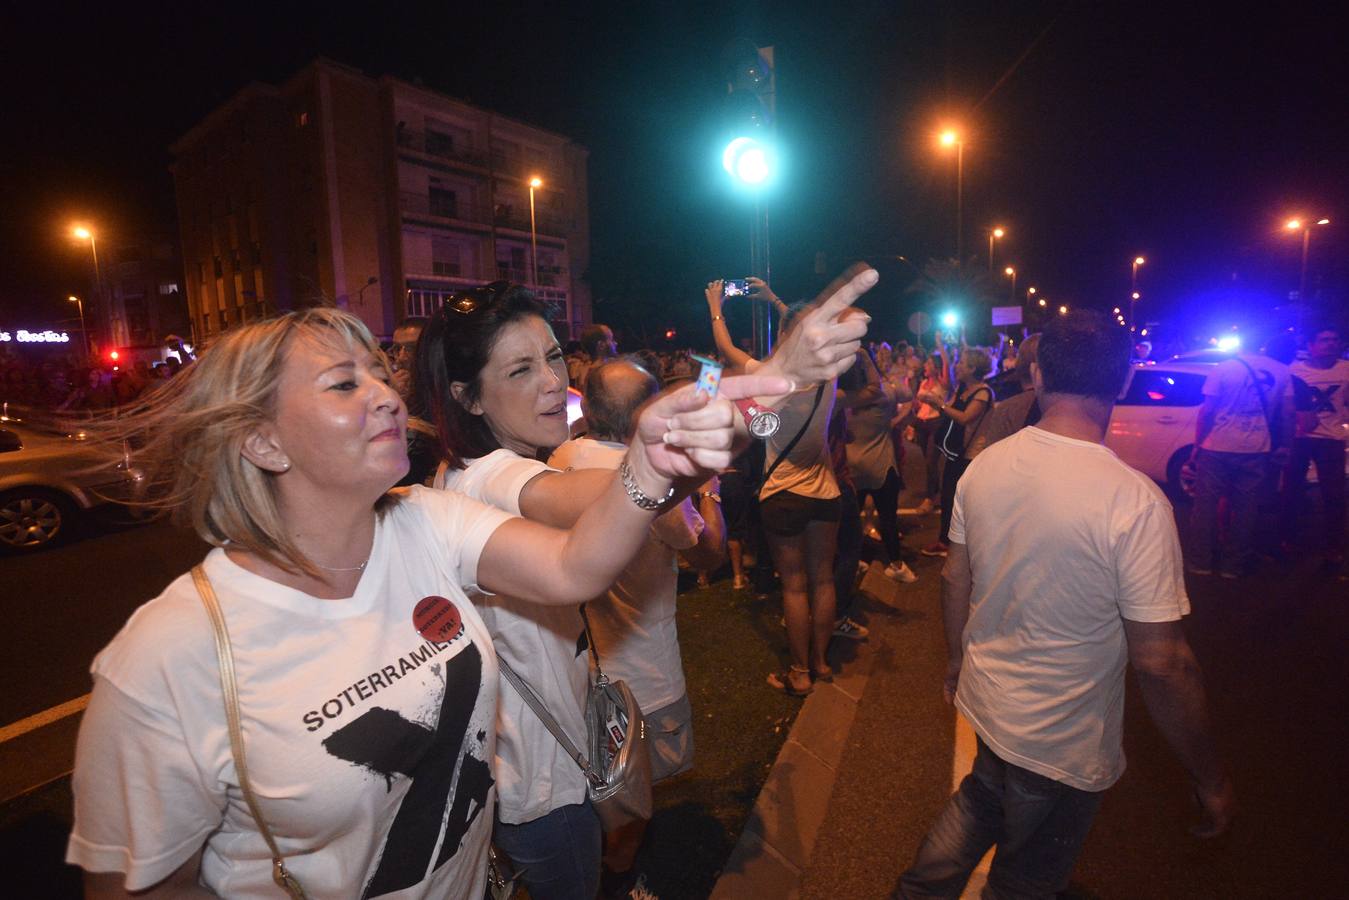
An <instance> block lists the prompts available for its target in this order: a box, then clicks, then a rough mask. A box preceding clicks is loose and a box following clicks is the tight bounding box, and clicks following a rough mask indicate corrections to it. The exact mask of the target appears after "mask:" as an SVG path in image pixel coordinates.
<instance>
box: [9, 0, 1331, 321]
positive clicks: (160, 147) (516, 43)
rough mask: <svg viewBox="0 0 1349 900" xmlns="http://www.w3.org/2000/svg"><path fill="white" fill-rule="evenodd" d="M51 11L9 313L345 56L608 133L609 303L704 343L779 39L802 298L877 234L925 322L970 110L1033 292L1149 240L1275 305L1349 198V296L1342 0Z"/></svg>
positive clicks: (976, 168)
mask: <svg viewBox="0 0 1349 900" xmlns="http://www.w3.org/2000/svg"><path fill="white" fill-rule="evenodd" d="M43 6H45V7H46V9H47V10H49V11H44V10H43ZM43 6H39V5H36V4H34V5H31V6H29V7H26V8H25V10H24V11H23V12H22V13H19V14H14V13H10V14H8V15H7V17H9V18H10V21H9V22H8V23H7V28H6V32H7V34H6V38H5V41H4V44H5V55H6V66H5V68H6V70H7V74H8V77H7V79H6V89H5V91H4V104H5V107H6V109H5V113H6V115H5V120H6V126H7V127H6V129H5V133H6V139H5V147H4V150H3V153H0V160H2V165H3V169H0V190H2V191H3V196H0V209H3V211H4V214H3V222H2V224H0V227H2V228H3V232H0V240H3V247H4V253H3V255H0V309H3V311H4V318H5V320H6V321H5V322H4V323H3V324H4V325H5V326H8V327H16V326H19V325H21V324H31V325H34V326H41V325H45V324H47V323H48V322H50V321H52V320H54V319H56V318H59V317H62V316H67V315H69V312H68V310H66V309H65V308H64V307H65V306H66V305H67V304H65V303H64V297H65V296H66V294H67V293H70V292H72V291H81V290H84V289H85V288H86V287H87V285H88V281H89V271H88V270H89V263H88V252H87V249H84V248H80V247H77V246H74V245H73V243H72V241H71V240H70V239H69V238H68V237H67V233H68V225H69V223H70V222H71V221H72V220H75V219H82V220H86V221H89V222H92V223H94V224H96V225H97V226H98V227H99V228H100V229H101V230H102V231H104V232H112V231H116V230H125V231H127V232H141V231H160V232H167V233H175V232H176V228H177V226H176V222H175V220H174V204H173V189H172V181H171V178H170V175H169V172H168V163H169V155H168V149H167V148H168V146H169V144H170V143H171V142H172V141H173V140H174V139H175V138H176V137H178V136H180V135H181V134H183V133H184V132H185V131H187V130H188V129H189V128H190V127H191V126H192V125H193V124H195V123H196V122H197V121H198V120H200V119H201V118H202V117H203V116H204V115H205V114H206V113H208V112H209V111H210V110H211V109H213V108H214V107H215V106H217V105H219V104H220V103H222V102H224V101H225V100H227V99H228V98H229V97H230V96H231V95H232V94H234V93H235V92H236V91H237V90H239V89H240V88H242V87H243V86H244V85H245V84H246V83H248V82H249V81H250V80H262V81H267V82H271V83H277V82H279V81H281V80H283V79H285V78H287V77H289V75H291V74H293V73H294V72H295V71H297V70H298V69H300V68H301V67H303V66H304V65H305V64H306V63H307V62H309V61H310V60H312V59H313V58H314V57H315V56H318V55H323V56H326V57H329V58H331V59H334V60H336V61H339V62H342V63H346V64H348V65H351V66H355V67H357V68H360V69H362V70H363V71H365V72H366V73H367V74H371V75H380V74H384V73H389V74H393V75H396V76H399V77H402V78H405V79H408V80H412V79H414V78H420V79H422V80H423V81H424V83H425V84H426V85H427V86H429V87H431V88H433V89H436V90H440V91H442V92H444V93H447V94H450V95H453V96H458V97H461V98H464V99H467V100H470V101H472V102H475V103H478V104H480V105H483V106H486V107H488V108H491V109H494V110H496V111H499V112H501V113H504V114H507V115H511V116H514V117H517V118H520V119H522V120H525V121H528V122H531V123H534V124H537V125H541V126H544V127H547V128H550V129H553V130H556V131H559V132H561V133H564V134H567V135H569V136H572V137H574V138H575V139H576V140H578V141H580V142H581V143H583V144H585V145H587V146H588V147H589V149H590V153H591V155H590V187H591V229H592V242H593V258H592V261H591V267H590V271H589V273H588V274H589V277H590V279H591V282H592V284H593V286H594V291H595V295H596V297H597V298H598V300H599V302H598V304H597V307H596V316H597V317H598V318H600V319H602V320H606V321H609V322H611V323H613V324H615V325H617V326H618V327H619V329H620V332H621V333H623V332H626V333H627V335H628V336H629V338H630V339H637V338H640V336H641V333H642V330H643V329H644V328H645V329H646V333H648V334H652V335H654V333H655V332H656V331H657V330H658V329H657V327H656V326H661V325H674V326H676V327H678V328H679V329H680V331H681V342H682V341H683V337H687V338H688V339H689V340H690V341H691V342H694V343H706V342H707V338H706V334H707V332H706V307H705V305H704V304H703V301H702V299H701V286H702V285H703V284H704V283H705V282H706V281H708V280H709V279H711V278H714V277H720V276H727V277H734V276H740V275H744V274H746V270H747V267H748V229H749V224H748V222H749V207H748V203H747V201H746V199H745V197H744V196H743V195H739V194H737V193H735V192H734V191H733V190H732V189H731V188H730V187H729V186H728V183H727V178H726V176H725V175H724V173H723V172H722V171H721V170H720V167H719V151H720V137H721V134H722V126H723V123H722V115H721V110H722V97H723V94H724V90H725V88H724V80H723V77H722V69H721V65H720V58H721V56H722V53H723V50H724V48H725V47H726V46H727V45H728V44H729V43H731V42H732V41H733V40H749V41H753V42H755V43H756V44H758V45H761V46H762V45H770V44H771V45H773V46H774V47H775V48H776V53H777V91H778V96H777V105H778V140H779V142H780V144H781V147H782V149H781V151H780V152H781V155H782V157H783V162H784V164H785V170H784V171H783V173H782V174H781V176H780V177H779V178H778V180H777V182H776V184H775V186H774V188H773V189H772V191H771V193H770V194H769V196H768V198H767V203H768V208H769V210H770V217H771V221H772V262H773V275H774V281H775V287H776V288H777V289H778V291H779V293H780V294H782V295H783V296H784V297H787V298H789V299H792V298H795V297H798V296H804V295H807V294H810V293H813V291H814V290H815V289H816V288H817V287H818V286H819V282H820V279H819V278H818V277H817V276H816V275H815V274H814V265H815V259H816V254H817V253H820V252H823V253H824V254H825V255H826V256H825V258H826V259H827V265H828V267H829V269H830V270H831V271H832V270H836V269H837V268H840V267H841V266H842V265H843V264H844V263H846V262H847V261H848V260H850V259H854V258H858V257H864V258H867V259H871V260H873V261H874V262H875V263H876V264H877V265H878V266H879V267H880V269H881V273H882V284H881V286H880V287H878V288H877V289H876V290H875V291H873V293H872V294H871V295H869V297H868V298H867V305H868V308H869V309H870V310H871V311H872V312H873V313H874V314H875V315H876V317H877V325H878V326H880V327H881V328H882V329H883V330H885V331H889V332H891V333H890V334H889V335H887V336H890V337H898V336H901V335H900V334H899V324H898V323H900V322H902V321H903V317H904V316H905V315H907V313H908V312H909V311H910V310H912V309H914V308H916V307H917V305H918V303H919V301H918V300H917V299H915V298H914V297H913V296H912V295H909V294H906V293H905V292H904V288H905V287H907V285H908V284H909V283H910V281H911V280H912V275H911V272H910V270H908V269H906V268H905V267H904V266H903V265H902V264H901V263H898V262H890V261H887V260H886V257H893V256H896V255H903V256H905V257H907V258H909V259H911V260H914V261H916V262H918V263H919V264H920V265H921V264H922V263H923V262H924V261H926V260H927V259H929V258H932V257H938V256H950V255H952V254H953V251H954V247H953V244H954V215H955V185H954V171H955V166H954V160H953V157H952V156H951V155H949V154H944V153H943V152H941V151H940V150H939V149H938V148H937V146H936V144H935V140H934V136H935V133H936V131H937V130H938V128H939V126H940V125H942V124H943V123H944V122H946V121H958V122H961V123H963V127H964V131H965V134H966V148H965V224H966V229H965V230H966V241H965V244H966V248H965V249H966V254H967V255H974V254H978V255H979V261H980V262H982V261H983V260H984V258H985V254H986V253H987V237H986V235H987V230H988V228H990V227H991V226H992V225H994V224H999V225H1003V226H1005V227H1006V228H1007V229H1008V231H1009V234H1008V237H1007V238H1006V239H1005V240H1004V241H1003V242H1002V243H1001V246H1000V248H999V257H998V263H999V267H1001V266H1002V265H1005V264H1009V263H1010V264H1012V265H1015V266H1017V268H1018V270H1019V271H1020V272H1021V274H1020V275H1019V287H1020V288H1021V289H1022V290H1024V288H1025V286H1027V285H1029V284H1035V285H1037V286H1038V287H1039V288H1040V290H1041V291H1042V292H1044V293H1045V294H1046V295H1047V296H1049V297H1051V298H1052V299H1054V300H1055V301H1058V300H1064V301H1067V302H1071V303H1075V304H1083V305H1094V306H1100V307H1110V306H1112V305H1114V304H1118V303H1122V302H1123V301H1124V300H1125V299H1126V298H1127V294H1128V289H1129V261H1130V260H1131V259H1132V258H1133V257H1134V256H1135V255H1137V254H1142V255H1143V256H1145V257H1147V260H1148V262H1147V265H1146V266H1145V267H1144V270H1143V272H1142V276H1141V288H1142V290H1143V291H1144V294H1145V301H1144V306H1143V308H1142V312H1143V313H1144V314H1145V315H1146V316H1147V318H1150V319H1160V320H1162V321H1167V322H1171V323H1174V324H1175V326H1176V327H1180V326H1181V324H1182V323H1183V325H1184V327H1185V328H1187V329H1189V330H1190V331H1191V332H1195V333H1198V332H1200V331H1203V330H1204V329H1216V328H1217V327H1225V326H1227V325H1230V324H1234V323H1238V322H1237V320H1238V319H1239V320H1240V322H1239V324H1242V325H1244V326H1250V327H1255V326H1256V325H1263V324H1265V323H1266V322H1267V321H1269V313H1268V310H1270V309H1272V308H1273V307H1274V306H1276V305H1277V304H1279V303H1280V302H1282V301H1283V300H1284V299H1286V297H1287V293H1288V291H1290V290H1294V289H1296V287H1297V281H1298V269H1299V252H1300V242H1299V240H1298V239H1297V238H1296V237H1294V236H1290V235H1288V234H1287V233H1285V232H1283V231H1282V230H1281V225H1282V223H1283V221H1284V220H1285V219H1286V218H1287V217H1288V216H1289V215H1291V214H1304V215H1311V216H1312V217H1313V218H1315V217H1320V216H1328V217H1329V218H1330V219H1331V220H1332V225H1330V226H1328V227H1325V228H1322V229H1320V230H1318V231H1317V232H1316V233H1315V235H1314V237H1313V241H1312V254H1311V266H1310V273H1311V274H1310V277H1309V282H1311V288H1312V289H1316V290H1319V291H1320V296H1321V302H1322V303H1323V305H1325V306H1326V307H1328V308H1330V309H1337V310H1341V311H1342V310H1343V307H1344V305H1345V295H1346V290H1347V289H1349V253H1347V252H1346V250H1349V228H1346V226H1347V225H1349V218H1346V216H1349V205H1346V199H1347V198H1349V143H1347V142H1346V139H1347V138H1349V124H1347V123H1349V117H1347V116H1346V113H1345V107H1344V97H1345V93H1346V87H1349V78H1347V77H1346V75H1349V63H1346V60H1349V52H1346V49H1345V47H1344V45H1343V31H1342V29H1340V28H1339V27H1338V24H1337V23H1336V22H1333V21H1332V17H1331V14H1330V13H1329V12H1327V13H1325V14H1324V15H1321V14H1315V13H1309V12H1307V11H1305V10H1302V9H1301V5H1300V4H1286V5H1284V6H1276V7H1265V8H1264V15H1262V16H1261V17H1254V16H1250V17H1245V18H1237V17H1236V16H1237V15H1238V14H1237V13H1236V12H1235V10H1236V5H1235V4H1227V5H1223V6H1211V7H1203V8H1193V9H1191V8H1188V6H1189V5H1188V4H1186V5H1184V6H1186V7H1187V8H1185V9H1177V8H1176V7H1178V6H1182V4H1172V5H1169V6H1167V7H1163V6H1158V7H1156V8H1155V9H1148V8H1146V7H1145V6H1144V5H1140V4H1130V5H1127V6H1125V5H1119V6H1111V7H1109V8H1102V7H1101V5H1098V4H1094V3H1076V4H1072V3H1068V4H1064V3H1057V4H1049V3H1000V4H988V5H987V6H983V5H976V4H949V3H945V4H938V3H921V4H920V3H879V2H870V3H841V4H837V6H838V9H837V10H833V9H829V8H827V5H826V4H820V3H800V4H788V3H724V4H707V3H678V4H676V3H659V4H643V3H627V4H603V5H594V4H583V3H582V4H556V3H554V4H548V5H546V6H539V7H537V8H534V7H530V6H517V5H511V4H504V3H498V4H491V5H489V6H488V7H487V8H489V9H490V10H491V12H490V14H483V13H474V14H469V13H465V12H463V11H462V10H461V7H463V6H465V5H464V4H439V5H437V6H434V7H426V8H417V9H414V8H413V7H412V6H411V5H410V4H402V3H392V4H380V6H379V7H375V6H371V7H369V10H368V11H366V12H354V13H346V12H338V11H337V10H338V9H339V8H340V7H338V6H337V5H335V4H303V5H300V4H287V5H286V6H287V11H284V12H278V11H276V10H275V9H265V8H261V7H257V8H254V7H248V6H243V5H238V6H229V7H226V6H224V5H218V4H209V6H210V7H211V8H210V9H209V10H207V9H202V10H199V9H196V8H194V7H196V4H188V3H179V4H175V5H173V6H162V7H157V6H152V5H140V6H139V7H138V11H136V12H127V11H125V10H126V9H130V8H131V6H132V5H130V4H122V5H113V4H103V5H100V6H99V7H98V8H96V9H94V8H91V9H87V10H81V9H78V8H76V7H71V6H68V5H64V4H45V5H43ZM1294 9H1297V10H1299V12H1300V15H1299V16H1298V17H1297V18H1294V17H1293V16H1291V15H1288V14H1287V12H1286V11H1290V10H1294ZM1005 287H1006V285H1005V282H1004V288H1005ZM1310 292H1311V291H1310V290H1309V293H1310ZM652 310H659V312H658V313H655V314H653V313H652ZM18 319H23V320H24V321H23V322H22V323H21V322H19V321H17V320H18ZM10 320H15V321H10Z"/></svg>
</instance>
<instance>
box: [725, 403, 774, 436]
mask: <svg viewBox="0 0 1349 900" xmlns="http://www.w3.org/2000/svg"><path fill="white" fill-rule="evenodd" d="M735 405H736V408H737V409H739V410H740V414H741V415H742V416H744V417H745V427H747V428H748V429H749V433H750V435H751V436H753V437H756V438H758V439H759V440H767V439H768V438H770V437H772V436H773V435H775V434H777V433H778V428H780V427H781V426H782V417H781V416H779V415H778V414H777V413H776V412H774V411H773V410H771V409H769V408H768V407H766V406H760V405H759V404H757V403H755V402H754V398H752V397H746V398H744V399H743V400H736V401H735Z"/></svg>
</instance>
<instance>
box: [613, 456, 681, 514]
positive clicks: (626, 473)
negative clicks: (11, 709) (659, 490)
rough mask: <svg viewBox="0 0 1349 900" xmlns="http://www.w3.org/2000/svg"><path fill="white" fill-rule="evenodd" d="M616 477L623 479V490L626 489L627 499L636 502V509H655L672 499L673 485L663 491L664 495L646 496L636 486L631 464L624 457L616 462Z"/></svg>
mask: <svg viewBox="0 0 1349 900" xmlns="http://www.w3.org/2000/svg"><path fill="white" fill-rule="evenodd" d="M618 477H619V478H621V479H622V480H623V490H625V491H627V494H628V499H629V500H631V501H632V502H633V503H636V504H637V508H638V509H645V510H648V511H650V510H656V509H660V508H661V507H662V506H664V505H665V504H666V503H669V502H670V501H671V500H672V499H674V492H675V490H674V485H670V489H669V490H668V491H666V492H665V496H664V497H660V498H656V497H651V496H648V495H647V494H646V493H644V492H643V491H642V489H641V488H639V487H638V486H637V479H636V478H634V477H633V474H632V466H630V465H628V461H627V460H626V459H625V460H623V461H622V462H621V463H619V464H618Z"/></svg>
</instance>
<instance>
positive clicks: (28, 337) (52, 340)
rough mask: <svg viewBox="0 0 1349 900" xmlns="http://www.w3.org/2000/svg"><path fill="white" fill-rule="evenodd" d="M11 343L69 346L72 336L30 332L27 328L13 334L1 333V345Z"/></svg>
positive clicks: (58, 333) (51, 332) (49, 332)
mask: <svg viewBox="0 0 1349 900" xmlns="http://www.w3.org/2000/svg"><path fill="white" fill-rule="evenodd" d="M10 341H18V342H19V343H20V344H68V343H70V335H69V334H67V333H66V332H64V331H51V330H47V331H29V330H27V329H26V328H20V329H19V330H18V331H15V332H14V333H13V334H11V333H10V332H8V331H0V344H6V343H9V342H10Z"/></svg>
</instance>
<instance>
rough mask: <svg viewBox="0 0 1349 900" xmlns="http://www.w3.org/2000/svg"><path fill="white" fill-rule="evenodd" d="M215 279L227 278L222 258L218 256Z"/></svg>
mask: <svg viewBox="0 0 1349 900" xmlns="http://www.w3.org/2000/svg"><path fill="white" fill-rule="evenodd" d="M215 277H216V278H224V277H225V266H224V264H223V263H222V262H221V260H220V257H218V256H217V257H216V258H215Z"/></svg>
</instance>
